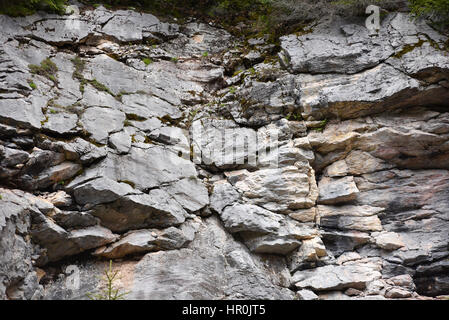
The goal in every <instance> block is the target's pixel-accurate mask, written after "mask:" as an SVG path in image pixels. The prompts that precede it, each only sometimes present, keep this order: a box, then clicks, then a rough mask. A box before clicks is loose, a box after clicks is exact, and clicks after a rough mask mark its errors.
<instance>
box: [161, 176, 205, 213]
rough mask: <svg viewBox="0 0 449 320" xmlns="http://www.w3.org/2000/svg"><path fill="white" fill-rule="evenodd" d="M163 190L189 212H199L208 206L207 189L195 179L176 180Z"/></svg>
mask: <svg viewBox="0 0 449 320" xmlns="http://www.w3.org/2000/svg"><path fill="white" fill-rule="evenodd" d="M163 189H164V190H165V191H166V192H167V193H169V194H170V195H171V196H172V197H173V198H174V199H175V200H176V201H177V202H178V203H179V204H180V205H181V206H182V207H183V208H184V209H186V210H188V211H189V212H196V211H199V210H201V209H203V208H204V207H205V206H206V205H208V204H209V193H208V191H207V188H206V187H205V186H204V184H203V183H202V182H201V180H199V179H198V178H196V177H189V178H184V179H181V180H178V181H176V182H174V183H171V184H170V185H169V186H167V187H165V188H163Z"/></svg>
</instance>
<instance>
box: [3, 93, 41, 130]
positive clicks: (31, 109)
mask: <svg viewBox="0 0 449 320" xmlns="http://www.w3.org/2000/svg"><path fill="white" fill-rule="evenodd" d="M45 104H46V101H45V100H44V99H42V98H40V97H32V98H31V100H30V101H26V100H24V99H1V100H0V121H1V122H2V123H11V124H17V125H19V126H23V127H24V128H32V129H39V128H40V127H41V122H42V121H44V120H45V117H44V115H43V113H42V108H43V107H45Z"/></svg>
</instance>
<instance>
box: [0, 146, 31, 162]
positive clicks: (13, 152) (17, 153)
mask: <svg viewBox="0 0 449 320" xmlns="http://www.w3.org/2000/svg"><path fill="white" fill-rule="evenodd" d="M29 158H30V155H29V153H28V152H26V151H23V150H18V149H12V148H8V147H3V146H1V147H0V159H2V160H1V164H2V165H3V166H5V167H14V166H16V165H18V164H22V163H25V162H27V161H28V159H29Z"/></svg>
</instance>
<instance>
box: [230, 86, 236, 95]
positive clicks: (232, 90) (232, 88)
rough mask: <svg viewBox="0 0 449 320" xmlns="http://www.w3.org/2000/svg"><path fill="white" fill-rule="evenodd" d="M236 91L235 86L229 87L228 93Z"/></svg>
mask: <svg viewBox="0 0 449 320" xmlns="http://www.w3.org/2000/svg"><path fill="white" fill-rule="evenodd" d="M236 91H237V89H236V88H235V87H231V88H230V89H229V93H232V94H234V93H235V92H236Z"/></svg>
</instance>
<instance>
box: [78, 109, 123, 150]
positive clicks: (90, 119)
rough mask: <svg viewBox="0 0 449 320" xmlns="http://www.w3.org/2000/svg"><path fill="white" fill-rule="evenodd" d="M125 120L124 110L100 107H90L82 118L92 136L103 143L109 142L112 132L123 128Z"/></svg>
mask: <svg viewBox="0 0 449 320" xmlns="http://www.w3.org/2000/svg"><path fill="white" fill-rule="evenodd" d="M125 120H126V116H125V114H124V113H123V112H120V111H118V110H114V109H108V108H99V107H92V108H88V109H87V110H86V111H84V113H83V115H82V116H81V119H80V121H81V124H82V125H83V127H84V129H86V130H87V132H88V133H89V134H90V136H91V138H92V139H94V140H95V141H97V142H98V143H102V144H106V143H107V142H108V135H109V134H110V133H112V132H117V131H120V130H121V129H123V125H124V122H125Z"/></svg>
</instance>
